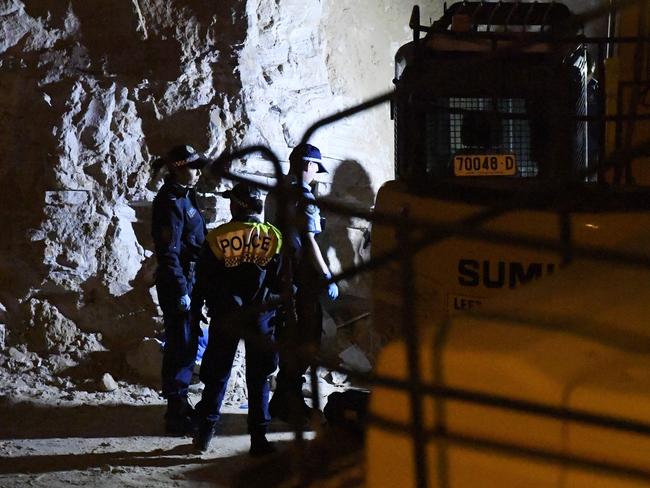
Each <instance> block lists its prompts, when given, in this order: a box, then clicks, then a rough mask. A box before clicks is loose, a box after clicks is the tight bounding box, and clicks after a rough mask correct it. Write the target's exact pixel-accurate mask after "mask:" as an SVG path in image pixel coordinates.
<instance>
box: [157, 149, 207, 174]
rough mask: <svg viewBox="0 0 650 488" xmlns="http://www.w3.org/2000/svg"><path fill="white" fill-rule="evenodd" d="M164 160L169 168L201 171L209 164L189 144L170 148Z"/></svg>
mask: <svg viewBox="0 0 650 488" xmlns="http://www.w3.org/2000/svg"><path fill="white" fill-rule="evenodd" d="M165 160H166V161H167V165H169V166H170V167H176V168H178V167H181V166H189V167H190V168H194V169H201V168H203V167H204V166H205V165H206V164H208V162H209V161H208V160H207V159H206V158H205V157H204V156H203V155H201V154H199V153H197V152H196V150H195V149H194V148H193V147H192V146H190V145H189V144H181V145H180V146H174V147H172V148H171V149H170V150H169V152H168V153H167V156H166V157H165Z"/></svg>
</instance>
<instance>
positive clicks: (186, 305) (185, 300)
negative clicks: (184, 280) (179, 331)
mask: <svg viewBox="0 0 650 488" xmlns="http://www.w3.org/2000/svg"><path fill="white" fill-rule="evenodd" d="M190 304H191V300H190V296H189V295H183V296H182V297H180V298H179V299H178V310H180V311H181V312H187V311H189V310H190Z"/></svg>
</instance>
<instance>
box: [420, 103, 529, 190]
mask: <svg viewBox="0 0 650 488" xmlns="http://www.w3.org/2000/svg"><path fill="white" fill-rule="evenodd" d="M447 107H448V108H447ZM477 114H478V116H477ZM470 118H474V119H477V120H478V122H474V124H476V123H478V124H479V125H483V129H484V132H485V134H486V136H485V141H484V143H483V144H480V145H479V144H476V143H477V142H478V141H476V140H470V138H469V137H468V134H467V132H468V125H469V124H468V120H469V119H470ZM426 131H427V137H426V138H427V141H428V147H427V156H428V159H429V161H428V162H427V163H428V164H427V166H428V167H429V168H432V167H433V166H436V165H443V166H444V167H445V168H446V170H447V172H449V171H450V165H451V159H452V157H453V156H454V155H455V154H457V153H459V152H461V153H462V152H468V151H474V152H480V153H485V152H488V153H507V154H514V155H515V158H516V161H517V167H518V172H517V176H519V177H523V178H529V177H534V176H537V174H538V165H537V162H536V161H534V160H532V158H531V151H530V126H529V122H528V120H527V118H526V101H525V100H524V99H522V98H499V99H492V98H438V99H437V100H436V110H434V111H433V112H429V113H428V114H427V117H426Z"/></svg>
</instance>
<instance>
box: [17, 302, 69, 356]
mask: <svg viewBox="0 0 650 488" xmlns="http://www.w3.org/2000/svg"><path fill="white" fill-rule="evenodd" d="M28 314H29V321H28V330H27V339H28V341H29V346H30V349H32V350H34V351H38V352H58V353H61V352H65V351H68V350H71V349H72V346H73V344H74V342H75V340H76V339H77V338H78V336H79V335H80V331H79V329H77V326H76V325H75V323H74V322H73V321H72V320H70V319H68V318H67V317H65V316H64V315H63V314H62V313H61V312H60V311H59V310H58V309H57V308H56V307H55V306H54V305H52V304H51V303H49V302H48V301H46V300H38V299H36V298H32V299H31V300H29V309H28Z"/></svg>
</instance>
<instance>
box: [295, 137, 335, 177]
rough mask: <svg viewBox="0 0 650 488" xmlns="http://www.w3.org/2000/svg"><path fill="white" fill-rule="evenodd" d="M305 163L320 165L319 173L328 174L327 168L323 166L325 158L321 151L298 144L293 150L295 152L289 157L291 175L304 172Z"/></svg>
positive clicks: (310, 146)
mask: <svg viewBox="0 0 650 488" xmlns="http://www.w3.org/2000/svg"><path fill="white" fill-rule="evenodd" d="M305 161H309V162H312V163H316V164H317V165H318V172H319V173H327V170H326V169H325V166H323V158H322V156H321V153H320V149H318V148H317V147H316V146H312V145H311V144H298V145H297V146H296V147H294V148H293V151H291V154H290V155H289V171H290V172H291V173H295V172H296V171H302V170H303V168H304V162H305Z"/></svg>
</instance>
